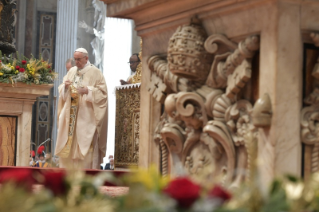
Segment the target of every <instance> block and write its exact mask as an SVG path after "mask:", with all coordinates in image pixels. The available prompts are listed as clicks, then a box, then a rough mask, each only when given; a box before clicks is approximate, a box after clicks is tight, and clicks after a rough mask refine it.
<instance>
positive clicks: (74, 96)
mask: <svg viewBox="0 0 319 212" xmlns="http://www.w3.org/2000/svg"><path fill="white" fill-rule="evenodd" d="M69 89H71V90H70V92H71V109H70V124H69V133H68V140H67V142H66V144H65V146H64V148H63V149H62V151H61V152H60V153H59V156H60V157H62V158H68V157H69V155H70V151H71V147H72V142H73V139H74V136H75V126H76V117H77V114H78V105H79V94H78V92H77V90H76V88H75V87H74V86H73V85H71V86H70V88H69Z"/></svg>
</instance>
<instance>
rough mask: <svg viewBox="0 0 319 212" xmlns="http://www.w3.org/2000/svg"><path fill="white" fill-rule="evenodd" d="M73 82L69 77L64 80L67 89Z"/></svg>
mask: <svg viewBox="0 0 319 212" xmlns="http://www.w3.org/2000/svg"><path fill="white" fill-rule="evenodd" d="M71 84H72V82H71V81H70V80H68V79H67V80H66V81H65V82H64V87H65V89H66V90H67V89H69V86H70V85H71Z"/></svg>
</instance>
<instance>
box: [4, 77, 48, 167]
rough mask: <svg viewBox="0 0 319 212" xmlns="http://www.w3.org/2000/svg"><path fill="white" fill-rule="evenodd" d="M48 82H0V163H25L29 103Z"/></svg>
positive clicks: (30, 116) (8, 164) (23, 164)
mask: <svg viewBox="0 0 319 212" xmlns="http://www.w3.org/2000/svg"><path fill="white" fill-rule="evenodd" d="M52 87H53V84H52V85H28V84H26V83H21V82H18V83H14V84H6V83H0V165H1V166H29V157H30V144H31V120H32V105H33V104H34V102H35V101H36V98H37V97H39V96H45V95H48V94H49V92H50V89H51V88H52Z"/></svg>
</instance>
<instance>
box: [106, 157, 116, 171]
mask: <svg viewBox="0 0 319 212" xmlns="http://www.w3.org/2000/svg"><path fill="white" fill-rule="evenodd" d="M104 170H114V159H113V158H111V159H110V162H109V163H107V164H105V167H104Z"/></svg>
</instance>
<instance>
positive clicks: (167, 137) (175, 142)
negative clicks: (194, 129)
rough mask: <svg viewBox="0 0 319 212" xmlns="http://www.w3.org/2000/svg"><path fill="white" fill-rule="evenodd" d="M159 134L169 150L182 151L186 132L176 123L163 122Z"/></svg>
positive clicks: (178, 152)
mask: <svg viewBox="0 0 319 212" xmlns="http://www.w3.org/2000/svg"><path fill="white" fill-rule="evenodd" d="M161 135H162V138H163V140H164V142H165V144H166V145H167V147H168V149H169V150H170V152H174V153H177V154H180V153H182V150H183V145H184V141H185V137H186V136H185V135H186V133H185V131H184V130H183V129H182V128H181V127H180V126H179V125H178V124H173V123H167V124H165V125H164V127H163V128H162V130H161Z"/></svg>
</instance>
